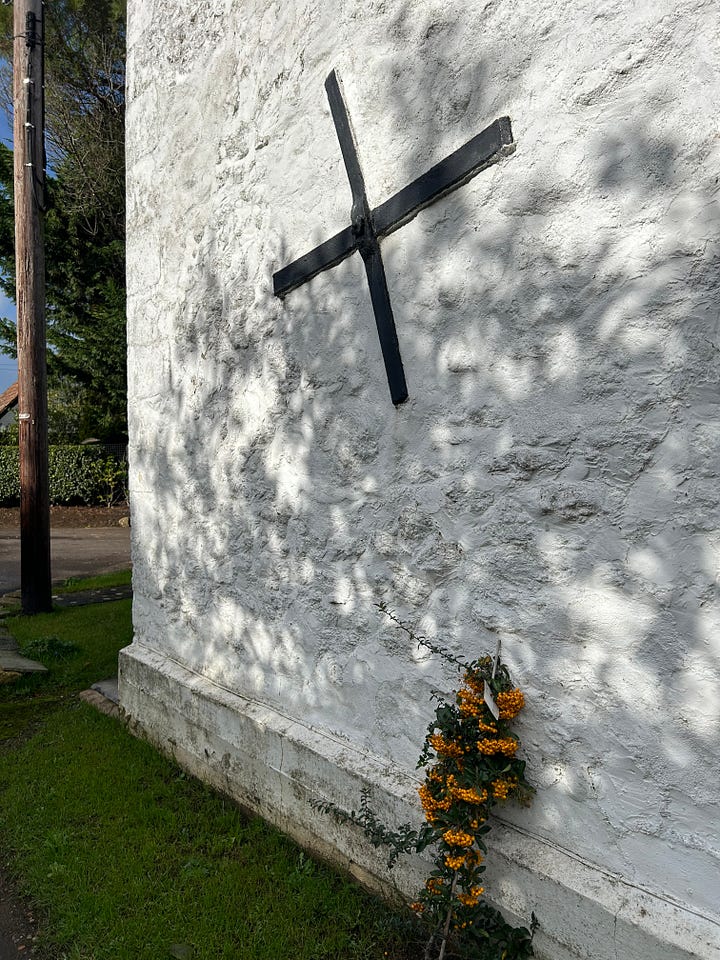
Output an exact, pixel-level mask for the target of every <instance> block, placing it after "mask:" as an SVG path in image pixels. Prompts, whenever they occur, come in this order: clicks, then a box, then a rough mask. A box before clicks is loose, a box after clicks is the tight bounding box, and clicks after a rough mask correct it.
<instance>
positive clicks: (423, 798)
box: [418, 784, 452, 823]
mask: <svg viewBox="0 0 720 960" xmlns="http://www.w3.org/2000/svg"><path fill="white" fill-rule="evenodd" d="M418 795H419V797H420V803H421V804H422V808H423V813H424V814H425V819H426V820H427V821H428V823H435V821H436V820H437V812H438V810H442V811H443V812H446V811H448V810H449V809H450V807H451V806H452V799H451V798H450V797H446V798H445V799H444V800H436V799H435V797H433V795H432V794H431V793H430V791H429V790H428V788H427V786H426V785H425V784H423V785H422V786H421V787H420V789H419V790H418Z"/></svg>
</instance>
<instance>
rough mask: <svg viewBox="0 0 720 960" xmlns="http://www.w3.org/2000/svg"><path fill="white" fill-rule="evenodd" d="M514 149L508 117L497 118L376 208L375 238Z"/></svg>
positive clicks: (410, 217) (384, 234)
mask: <svg viewBox="0 0 720 960" xmlns="http://www.w3.org/2000/svg"><path fill="white" fill-rule="evenodd" d="M513 149H514V144H513V138H512V129H511V127H510V118H509V117H500V118H499V119H497V120H495V121H494V122H493V123H491V124H490V126H488V127H485V129H484V130H481V131H480V133H478V134H477V136H475V137H473V138H472V140H468V142H467V143H466V144H464V145H463V146H462V147H460V148H459V149H458V150H456V151H455V152H454V153H451V154H450V156H449V157H446V158H445V159H444V160H441V161H440V163H436V164H435V166H434V167H431V168H430V169H429V170H428V171H427V173H424V174H423V175H422V176H421V177H418V178H417V180H413V182H412V183H409V184H408V185H407V186H406V187H403V189H402V190H400V191H399V192H398V193H396V194H395V196H393V197H390V199H389V200H386V201H385V202H384V203H381V204H380V206H378V207H375V209H374V210H373V211H372V219H373V225H374V227H375V233H376V235H377V236H378V237H386V236H388V234H390V233H393V231H395V230H397V229H398V228H399V227H402V225H403V224H405V223H407V222H408V221H409V220H412V218H413V217H415V216H416V215H417V214H418V213H420V211H421V210H422V209H424V208H425V207H427V206H429V205H430V204H431V203H434V202H435V201H436V200H439V199H440V198H441V197H443V196H445V194H447V193H450V191H451V190H454V189H455V188H456V187H460V186H462V184H464V183H467V182H468V180H471V179H472V178H473V177H474V176H475V175H476V174H478V173H480V171H481V170H484V169H485V168H486V167H489V166H490V165H491V164H493V163H496V162H497V161H498V160H499V159H500V158H501V157H502V156H504V155H505V154H506V153H509V152H511V151H512V150H513Z"/></svg>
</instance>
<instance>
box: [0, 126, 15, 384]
mask: <svg viewBox="0 0 720 960" xmlns="http://www.w3.org/2000/svg"><path fill="white" fill-rule="evenodd" d="M0 140H2V141H3V143H6V144H7V145H8V146H10V147H11V146H12V129H11V127H10V124H9V123H8V118H7V117H6V116H5V114H4V113H2V111H0ZM0 316H2V317H11V318H12V319H13V320H14V319H15V304H14V303H13V302H12V300H8V299H7V297H5V296H3V294H2V293H0ZM16 380H17V360H13V358H12V357H6V356H5V354H4V353H0V393H1V392H2V391H3V390H6V389H7V388H8V387H9V386H10V384H11V383H15V381H16Z"/></svg>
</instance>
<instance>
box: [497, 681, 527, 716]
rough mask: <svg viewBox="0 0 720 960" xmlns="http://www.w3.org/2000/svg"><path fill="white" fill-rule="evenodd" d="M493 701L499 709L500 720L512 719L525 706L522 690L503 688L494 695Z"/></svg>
mask: <svg viewBox="0 0 720 960" xmlns="http://www.w3.org/2000/svg"><path fill="white" fill-rule="evenodd" d="M495 703H497V705H498V709H499V710H500V719H501V720H512V719H513V718H514V717H516V716H517V715H518V714H519V713H520V711H521V710H522V708H523V707H524V706H525V695H524V694H523V692H522V690H518V689H517V688H516V689H515V690H505V691H504V692H502V693H499V694H498V695H497V696H496V697H495Z"/></svg>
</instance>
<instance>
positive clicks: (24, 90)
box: [13, 0, 52, 613]
mask: <svg viewBox="0 0 720 960" xmlns="http://www.w3.org/2000/svg"><path fill="white" fill-rule="evenodd" d="M14 13H15V16H14V34H15V42H14V46H13V99H14V105H15V117H14V128H13V137H14V142H15V171H14V185H15V264H16V284H17V298H16V299H17V342H18V418H19V427H20V550H21V552H20V580H21V586H22V591H21V592H22V609H23V613H41V612H43V611H49V610H50V609H51V608H52V595H51V587H50V583H51V579H50V497H49V490H48V440H47V369H46V352H45V351H46V348H45V251H44V230H43V209H44V196H45V145H44V96H43V56H44V50H43V40H44V33H45V30H44V19H43V18H44V10H43V3H42V0H15V11H14Z"/></svg>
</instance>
